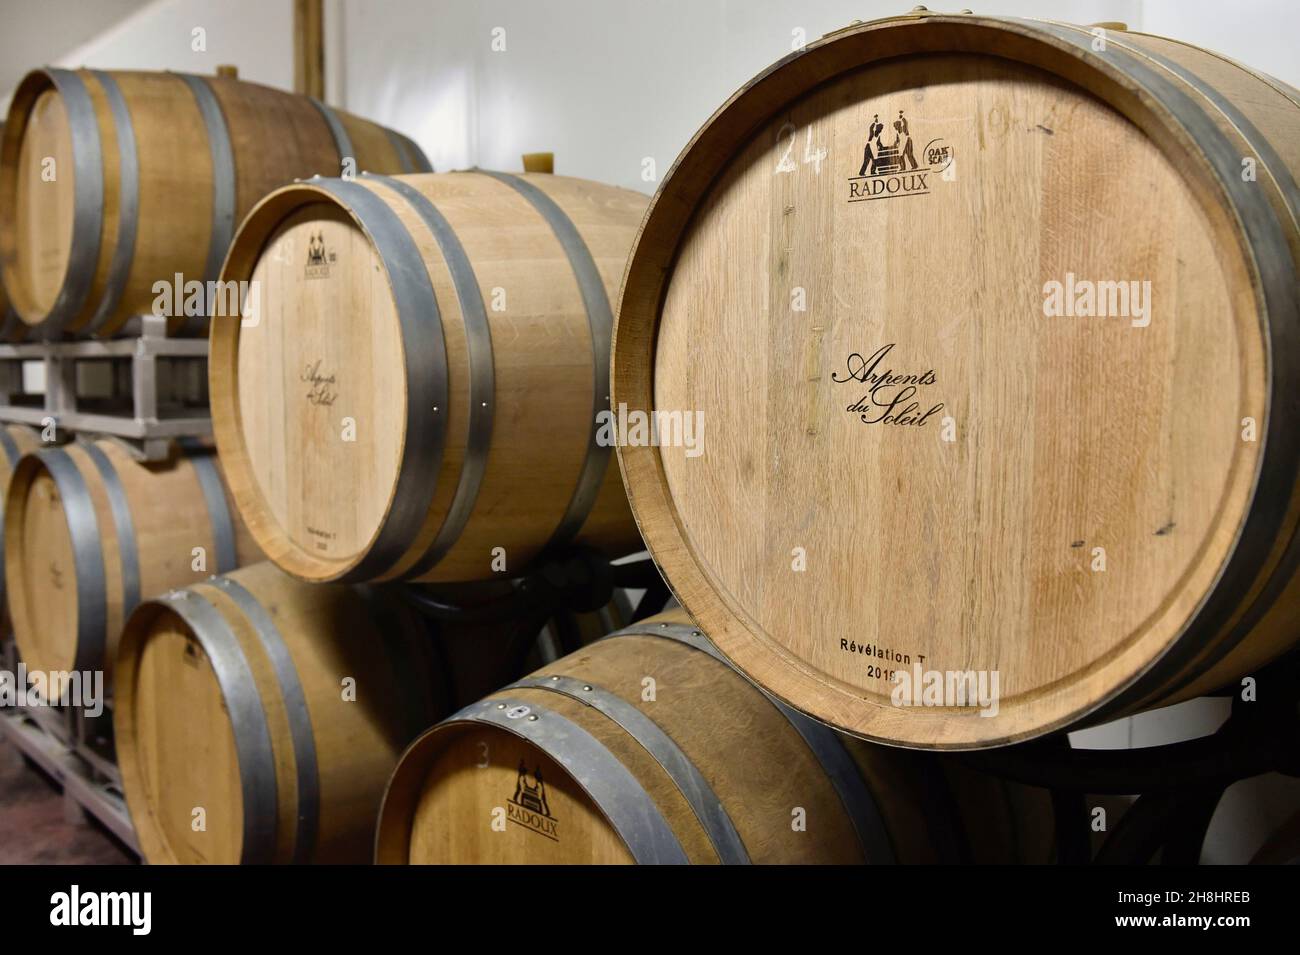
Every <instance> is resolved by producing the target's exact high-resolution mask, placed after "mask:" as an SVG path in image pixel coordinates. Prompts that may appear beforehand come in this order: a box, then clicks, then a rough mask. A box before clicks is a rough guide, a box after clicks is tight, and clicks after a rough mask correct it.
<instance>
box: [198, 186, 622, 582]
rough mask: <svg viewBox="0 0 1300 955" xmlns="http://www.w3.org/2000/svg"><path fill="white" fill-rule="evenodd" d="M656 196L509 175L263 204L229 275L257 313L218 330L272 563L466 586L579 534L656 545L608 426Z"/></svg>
mask: <svg viewBox="0 0 1300 955" xmlns="http://www.w3.org/2000/svg"><path fill="white" fill-rule="evenodd" d="M645 202H646V200H645V197H644V196H641V195H640V194H638V193H634V192H630V191H627V190H623V189H616V188H613V187H610V186H603V185H599V184H596V183H591V182H584V181H582V180H578V179H568V178H563V177H559V176H550V175H544V174H535V175H507V174H504V173H489V172H466V173H446V174H439V175H428V176H413V177H381V176H362V177H360V178H359V179H357V180H356V181H354V182H347V181H343V180H325V179H319V180H312V181H310V182H303V183H298V184H295V185H291V186H287V187H285V188H284V189H281V190H279V191H277V192H275V193H272V194H271V195H270V196H268V197H267V198H266V199H264V200H263V201H262V202H261V203H260V204H259V205H258V206H257V208H256V209H255V210H254V211H253V212H252V213H251V214H250V215H249V217H248V218H247V219H246V220H245V221H244V223H243V225H242V226H241V227H240V230H239V232H238V234H237V235H236V236H235V240H234V242H233V244H232V246H231V250H230V256H229V258H228V260H227V262H226V266H225V269H224V271H223V273H222V275H223V279H224V280H226V281H229V282H252V283H256V285H250V286H249V287H250V288H253V287H256V288H258V289H260V291H259V293H258V295H259V300H258V307H257V309H256V314H251V313H250V314H249V315H247V316H245V317H244V319H243V320H242V321H239V322H234V321H227V322H214V323H213V325H212V337H211V352H210V358H209V393H210V395H211V401H212V417H213V430H214V432H215V434H216V438H217V445H218V447H219V448H220V450H221V456H222V461H223V462H224V464H225V467H226V473H227V475H228V476H229V479H230V486H231V490H232V492H233V493H234V496H235V500H236V502H237V503H238V505H239V509H240V511H241V512H242V513H243V515H244V519H245V520H246V521H247V522H248V525H249V529H250V530H251V531H252V533H253V536H254V537H255V538H256V539H257V541H258V543H259V544H260V545H261V546H262V549H263V550H264V551H265V552H266V554H267V556H268V557H270V559H271V560H273V561H275V562H276V563H277V564H279V565H280V567H282V568H283V569H284V570H286V571H288V572H289V573H291V574H293V575H294V576H297V577H299V578H301V579H304V580H312V581H325V580H336V581H353V582H359V581H363V580H381V579H395V578H403V579H407V580H420V581H470V580H479V579H484V578H490V577H492V576H500V575H501V574H502V572H505V573H514V572H515V571H517V570H520V569H522V568H523V567H524V566H525V565H526V564H527V563H529V562H530V561H531V560H532V559H533V558H534V557H535V556H536V555H537V554H539V553H540V552H542V551H543V550H544V549H545V548H547V547H548V546H549V547H553V548H554V547H558V546H559V545H561V544H567V543H569V542H571V541H578V542H581V543H586V544H590V545H592V546H595V547H597V548H598V549H601V550H603V551H605V552H607V553H609V554H610V555H611V556H616V555H618V554H623V553H630V552H632V551H634V550H639V549H640V547H641V544H640V537H639V536H638V534H637V531H636V527H635V524H634V522H633V520H632V515H631V512H630V511H629V510H628V507H627V499H626V495H625V494H624V492H623V486H622V482H621V481H620V479H619V475H618V469H617V468H616V467H611V466H610V463H611V458H612V453H611V447H610V443H609V442H608V441H607V440H603V439H602V438H601V434H600V429H601V428H602V427H603V426H604V422H602V421H600V420H598V419H599V418H600V417H601V416H600V414H599V413H600V412H602V411H605V410H606V409H607V408H608V407H609V389H608V371H609V363H608V351H609V337H608V336H609V332H610V324H611V322H612V314H611V310H610V302H611V301H613V299H614V297H615V294H616V292H617V285H618V281H619V278H620V276H621V274H622V269H623V265H624V262H625V260H626V256H627V251H628V249H629V248H630V246H631V242H632V235H633V233H634V231H635V229H636V223H637V222H638V221H639V219H640V216H641V213H642V211H643V209H644V207H645ZM303 249H308V250H310V254H311V255H312V256H314V258H313V261H314V262H316V263H317V264H315V265H310V266H307V267H304V266H303V264H302V260H303V255H302V250H303ZM521 487H524V488H526V490H521Z"/></svg>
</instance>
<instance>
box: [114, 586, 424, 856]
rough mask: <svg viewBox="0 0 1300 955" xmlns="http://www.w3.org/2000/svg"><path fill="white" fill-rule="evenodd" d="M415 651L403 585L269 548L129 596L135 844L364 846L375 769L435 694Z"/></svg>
mask: <svg viewBox="0 0 1300 955" xmlns="http://www.w3.org/2000/svg"><path fill="white" fill-rule="evenodd" d="M428 652H429V634H428V633H427V631H426V630H425V629H424V627H423V625H422V624H421V622H420V621H419V619H418V618H416V617H415V616H414V615H413V614H411V613H410V612H409V611H406V610H405V609H404V608H403V605H402V604H401V602H400V601H396V600H392V599H389V600H383V601H373V602H372V601H370V600H368V599H367V598H366V597H365V596H363V595H362V594H361V593H360V592H359V591H358V590H356V589H354V588H349V587H345V586H341V585H327V586H312V585H308V584H303V583H301V582H299V581H296V580H294V579H293V578H291V577H288V576H287V575H285V574H284V573H282V572H281V571H279V570H277V569H276V568H275V567H274V566H272V565H271V564H269V563H262V564H256V565H254V566H251V567H246V568H244V569H242V570H238V571H236V572H234V573H232V574H227V575H225V576H222V577H217V578H214V579H212V580H209V581H206V582H204V583H200V584H195V585H194V586H192V587H190V588H189V589H187V590H182V591H173V592H171V593H168V594H166V595H163V596H161V597H158V598H156V599H154V600H149V601H146V602H145V603H143V604H141V605H140V607H139V608H138V609H137V610H136V612H135V613H134V614H132V615H131V618H130V619H129V620H128V621H127V624H126V628H125V631H124V632H123V635H122V642H121V645H120V647H119V651H118V660H117V670H118V680H117V697H116V705H115V711H114V717H113V727H114V735H115V737H116V741H117V755H118V761H119V764H120V767H121V771H122V784H123V788H124V790H125V793H126V800H127V805H128V807H129V808H130V812H131V821H132V825H133V826H134V828H135V832H136V836H137V838H138V839H139V842H140V848H141V851H142V852H143V853H144V857H145V859H146V860H147V861H148V862H150V863H155V864H157V863H238V862H242V863H265V862H300V863H305V862H317V863H327V862H339V863H363V862H368V861H370V858H371V854H372V852H373V845H374V831H375V820H376V818H377V815H378V810H379V801H380V798H381V796H382V795H383V788H384V783H385V781H386V780H387V778H388V776H389V774H390V773H391V772H392V770H393V767H394V766H395V765H396V763H397V757H398V755H399V754H400V753H401V751H402V748H403V747H404V746H405V745H406V744H407V743H408V742H409V741H410V740H411V739H412V738H413V737H414V736H415V734H416V733H418V732H419V731H420V730H422V729H423V728H424V727H426V726H428V725H429V723H430V722H432V721H433V720H434V719H436V718H437V716H438V712H439V707H440V706H442V704H440V703H439V702H438V701H437V700H436V699H435V695H434V692H433V689H432V684H431V681H430V675H431V673H432V672H433V670H432V662H431V660H430V659H429V657H428Z"/></svg>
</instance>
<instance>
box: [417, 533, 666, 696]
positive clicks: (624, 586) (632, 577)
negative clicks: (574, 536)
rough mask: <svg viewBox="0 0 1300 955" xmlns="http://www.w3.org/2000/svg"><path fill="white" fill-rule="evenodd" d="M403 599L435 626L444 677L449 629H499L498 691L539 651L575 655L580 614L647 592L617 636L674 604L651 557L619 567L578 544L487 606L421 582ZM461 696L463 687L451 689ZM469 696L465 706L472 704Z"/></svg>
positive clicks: (548, 656)
mask: <svg viewBox="0 0 1300 955" xmlns="http://www.w3.org/2000/svg"><path fill="white" fill-rule="evenodd" d="M398 589H399V592H400V595H401V597H402V598H403V599H405V600H406V601H407V602H408V603H409V604H410V605H411V606H412V607H413V608H414V609H415V610H417V611H419V612H420V613H421V614H423V615H424V616H425V618H426V619H427V620H428V621H429V625H430V629H431V631H432V638H433V639H432V645H433V648H434V653H435V657H436V658H438V664H439V666H438V669H439V671H440V672H441V673H444V674H445V673H450V672H451V670H452V668H451V667H450V666H449V665H448V661H447V657H446V653H447V646H446V643H445V641H446V640H448V639H452V637H451V636H450V634H448V633H445V632H444V628H443V626H442V625H443V624H460V623H465V624H469V623H474V624H500V625H501V626H502V627H503V628H505V630H506V633H507V636H506V638H505V641H504V646H505V650H504V652H503V653H502V654H501V662H500V666H499V668H498V671H497V677H496V679H495V681H494V683H493V684H492V685H493V688H496V687H499V686H505V685H506V684H508V683H511V682H513V681H514V680H517V679H519V678H520V677H522V676H525V675H527V673H528V671H529V669H530V667H529V666H528V660H529V658H530V657H531V656H532V655H533V654H534V653H537V654H538V655H539V656H540V657H541V658H542V662H543V663H550V662H553V661H554V660H556V659H558V658H559V657H562V656H566V655H567V654H570V653H573V652H574V651H576V650H578V649H579V648H580V647H581V646H582V635H581V633H580V631H579V627H578V622H577V614H580V613H596V612H600V611H602V610H603V608H605V607H607V606H608V605H609V604H610V603H611V601H613V602H615V603H621V602H625V601H626V594H627V592H628V591H644V593H643V596H642V597H641V598H640V599H639V601H638V603H637V605H636V607H635V608H631V607H630V604H628V605H627V606H625V607H621V609H622V611H623V615H624V616H625V618H626V619H624V620H622V621H620V622H618V623H617V624H615V625H612V626H610V627H609V630H617V629H620V628H621V627H623V626H626V625H628V624H631V623H635V622H636V621H637V620H641V619H643V618H645V617H649V616H652V615H653V614H656V613H658V612H659V611H661V610H662V609H663V607H664V604H665V603H666V602H667V601H668V599H669V596H670V594H669V591H668V587H667V586H666V585H665V584H664V582H663V579H662V578H661V577H660V576H659V571H658V570H657V569H656V568H655V565H654V562H653V561H651V560H650V558H649V557H648V556H647V557H644V558H641V559H635V560H631V561H625V562H623V563H618V564H616V563H613V562H611V561H610V559H609V558H608V557H607V556H605V555H604V554H603V553H601V552H600V551H598V550H595V549H594V548H590V547H583V546H571V547H567V548H564V549H562V550H559V551H555V552H553V553H551V554H549V555H546V556H544V557H543V558H542V559H540V560H539V561H538V562H537V563H535V564H534V565H533V567H532V569H531V570H530V571H529V572H528V574H526V575H525V576H523V577H520V578H519V579H517V580H515V581H513V582H512V589H511V591H510V592H509V593H507V594H505V595H503V596H498V597H496V598H494V599H491V600H488V601H484V602H481V603H474V604H467V603H464V602H452V601H451V600H448V599H447V598H446V597H445V596H444V595H443V594H442V593H441V592H439V591H438V590H437V589H436V588H430V587H428V586H425V585H421V584H404V585H398ZM444 689H445V690H446V691H447V694H448V696H449V697H453V698H454V697H457V696H458V694H457V692H456V691H457V689H458V688H456V687H452V686H447V687H445V688H444ZM477 695H479V694H470V696H469V697H465V698H463V700H462V702H463V703H470V702H473V700H474V699H476V698H477Z"/></svg>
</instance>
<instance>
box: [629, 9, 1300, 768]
mask: <svg viewBox="0 0 1300 955" xmlns="http://www.w3.org/2000/svg"><path fill="white" fill-rule="evenodd" d="M1298 171H1300V93H1297V92H1296V91H1295V90H1292V89H1290V88H1289V87H1286V86H1285V85H1283V84H1281V83H1279V82H1277V81H1275V80H1271V79H1270V78H1268V77H1266V76H1263V75H1260V74H1257V73H1254V72H1252V71H1250V70H1249V69H1247V68H1245V67H1243V66H1241V65H1239V64H1236V63H1233V62H1230V61H1228V60H1226V59H1225V58H1223V57H1220V56H1218V55H1216V54H1213V53H1210V52H1207V51H1204V50H1201V49H1198V48H1196V47H1192V46H1189V45H1187V44H1183V43H1178V42H1175V41H1172V40H1167V39H1163V38H1160V37H1154V36H1146V35H1139V34H1130V33H1125V32H1123V31H1120V30H1115V29H1110V30H1107V29H1106V28H1104V27H1097V28H1086V27H1077V26H1070V25H1066V24H1060V23H1051V22H1044V21H1029V20H1018V19H998V18H989V17H982V16H974V15H969V14H952V15H947V14H930V13H927V12H924V11H918V12H916V13H914V14H911V15H908V16H903V17H896V18H892V19H888V20H880V21H876V22H872V23H866V24H858V25H854V26H852V27H849V28H847V29H845V30H842V31H839V32H837V33H833V34H830V35H828V36H827V37H825V38H823V39H822V40H820V41H818V42H816V43H813V44H810V45H809V46H808V47H807V49H806V50H804V51H801V52H798V53H795V54H792V55H791V56H790V57H788V58H787V59H786V60H783V61H782V62H780V63H778V64H776V65H775V66H774V67H773V68H772V69H770V70H768V71H766V72H764V73H763V74H761V75H760V76H759V77H757V78H756V79H755V80H753V81H752V82H751V83H749V84H748V85H746V86H745V87H744V88H743V89H742V90H740V91H739V92H738V93H736V94H735V95H734V96H733V97H732V98H731V99H730V100H729V101H728V102H727V103H726V104H725V105H724V106H722V107H721V108H720V109H719V110H718V112H717V113H715V114H714V116H713V117H712V119H710V120H709V122H708V123H707V124H706V125H705V126H704V127H703V128H702V129H701V130H700V131H699V133H697V135H696V136H695V138H694V139H693V140H692V142H691V143H690V145H689V146H688V147H687V149H686V151H685V152H684V153H683V154H682V156H681V157H680V158H679V160H678V162H677V164H676V165H675V166H674V167H673V170H672V173H671V175H670V176H669V177H668V178H666V179H665V181H664V183H663V184H662V186H661V188H660V190H659V193H658V195H657V197H656V199H655V200H654V202H653V204H652V206H651V209H650V211H649V212H648V214H647V217H646V221H645V223H644V225H643V228H642V230H641V232H640V234H639V236H638V241H637V245H636V248H635V250H634V253H633V255H632V257H631V260H630V262H629V265H628V272H627V277H626V282H625V284H624V289H623V295H622V300H621V306H620V313H619V316H618V324H617V329H616V335H615V345H614V358H613V362H614V368H613V378H614V387H613V392H614V399H613V400H614V402H615V404H616V405H618V406H620V407H621V406H622V405H624V404H626V406H627V409H628V410H627V413H628V414H629V415H635V414H638V413H642V414H649V413H656V414H672V413H678V414H681V413H683V412H686V413H693V414H699V415H701V416H702V417H703V418H704V419H705V420H706V422H707V425H708V429H707V437H708V440H707V441H706V442H705V445H704V448H703V453H702V454H698V453H697V454H696V456H690V455H689V454H687V453H685V452H684V451H683V449H681V448H676V447H659V448H656V447H646V446H628V447H620V451H619V455H620V463H621V466H622V468H623V472H624V477H625V480H626V482H627V485H628V493H629V496H630V498H631V501H632V506H633V511H634V513H635V514H636V515H637V519H638V523H639V526H640V528H641V531H642V533H643V534H644V536H645V538H646V542H647V544H648V546H649V548H650V550H651V552H652V554H653V556H654V557H655V558H656V560H657V561H658V563H659V565H660V567H661V568H662V570H663V571H664V574H665V576H666V578H667V579H668V580H669V581H670V583H671V586H672V589H673V591H674V593H675V594H676V595H677V597H678V599H679V600H680V601H681V603H682V604H683V605H684V606H685V607H686V608H687V609H688V610H689V611H690V612H691V614H692V616H694V617H695V619H696V620H697V621H698V622H699V623H700V624H701V626H703V627H704V629H705V630H706V631H707V632H708V633H710V634H711V635H712V636H713V638H714V640H715V641H716V642H717V644H718V646H719V648H720V649H721V650H722V651H723V652H724V653H725V654H726V655H727V656H728V658H729V659H731V660H732V661H733V662H734V663H735V664H736V665H737V666H739V667H740V669H741V670H743V671H744V672H745V673H746V674H747V675H748V676H750V677H751V678H752V679H754V680H756V681H757V682H758V683H760V684H761V685H763V686H765V687H767V688H768V689H769V690H771V691H772V692H773V693H775V694H776V695H777V696H779V697H781V698H782V699H784V700H786V701H787V702H789V703H791V704H792V705H794V706H796V707H798V708H800V709H802V710H804V711H805V712H808V713H810V714H812V715H813V716H815V717H818V718H820V719H822V720H825V721H827V722H829V723H831V724H833V725H836V726H838V727H840V728H843V729H845V730H848V731H851V732H853V733H855V734H859V735H862V736H864V737H868V738H875V739H880V740H885V741H889V742H893V743H901V744H906V745H911V746H920V747H941V748H974V747H982V746H989V745H994V744H999V743H1005V742H1008V741H1012V740H1018V739H1023V738H1028V737H1033V736H1036V735H1038V734H1042V733H1046V732H1048V731H1051V730H1053V729H1058V728H1061V727H1066V726H1071V725H1077V724H1079V723H1080V722H1081V721H1084V720H1085V719H1086V720H1090V721H1100V720H1102V719H1104V718H1108V717H1111V716H1114V715H1116V714H1122V713H1126V712H1131V711H1134V710H1137V709H1142V708H1148V707H1151V706H1154V705H1158V704H1163V703H1167V702H1172V701H1175V700H1178V699H1182V698H1186V697H1189V696H1193V695H1197V694H1200V693H1204V692H1208V691H1211V690H1213V689H1214V688H1216V687H1219V686H1222V685H1224V684H1225V683H1229V682H1232V681H1234V680H1236V679H1238V678H1240V677H1242V676H1243V675H1244V674H1247V673H1249V672H1250V671H1252V670H1253V669H1254V668H1257V667H1258V666H1260V665H1261V664H1263V663H1265V662H1266V661H1268V660H1269V659H1271V658H1273V657H1275V656H1276V655H1277V654H1279V653H1280V652H1282V651H1283V650H1284V649H1285V648H1286V647H1288V646H1289V645H1291V644H1292V643H1293V642H1294V641H1295V639H1296V635H1297V628H1296V626H1295V623H1294V607H1295V606H1296V601H1297V599H1300V589H1298V587H1297V577H1296V566H1297V560H1300V537H1297V534H1296V530H1297V518H1298V517H1300V496H1298V495H1297V488H1298V484H1297V476H1298V475H1300V431H1297V429H1296V426H1295V425H1296V420H1297V415H1296V412H1297V410H1300V409H1298V407H1297V406H1298V405H1300V314H1298V309H1297V296H1298V295H1300V284H1298V283H1297V268H1296V261H1297V256H1298V255H1300V233H1298V232H1297V221H1298V218H1300V190H1298V189H1297V184H1296V175H1297V172H1298ZM995 680H996V681H997V682H996V683H995V682H994V681H995ZM980 681H983V683H982V684H980ZM977 684H980V685H982V687H983V689H984V690H985V691H986V692H985V694H984V695H985V698H986V699H988V700H990V701H993V700H996V702H995V703H994V705H990V706H986V705H983V704H980V705H970V702H971V700H972V699H973V698H974V696H975V695H978V694H974V693H972V691H975V690H978V689H979V686H977Z"/></svg>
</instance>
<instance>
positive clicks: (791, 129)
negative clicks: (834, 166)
mask: <svg viewBox="0 0 1300 955" xmlns="http://www.w3.org/2000/svg"><path fill="white" fill-rule="evenodd" d="M787 135H789V137H790V142H789V143H787V144H786V147H785V152H783V153H782V154H781V161H780V162H778V163H777V164H776V171H777V172H794V171H795V170H796V169H797V168H799V167H798V164H797V163H795V160H794V147H795V143H796V142H798V139H799V130H798V129H796V128H795V125H794V123H786V124H785V125H784V126H782V127H781V132H779V133H778V134H777V139H778V140H781V139H784V138H785V137H786V136H787ZM827 155H829V150H827V148H826V147H825V146H818V147H817V148H816V149H814V148H813V143H812V127H811V126H809V127H808V128H807V135H806V136H805V138H804V147H803V161H804V164H805V165H807V164H809V163H811V164H812V167H813V171H814V172H816V173H818V174H820V173H821V171H822V160H823V159H825V158H826V157H827Z"/></svg>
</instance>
